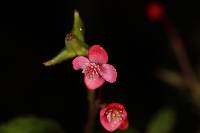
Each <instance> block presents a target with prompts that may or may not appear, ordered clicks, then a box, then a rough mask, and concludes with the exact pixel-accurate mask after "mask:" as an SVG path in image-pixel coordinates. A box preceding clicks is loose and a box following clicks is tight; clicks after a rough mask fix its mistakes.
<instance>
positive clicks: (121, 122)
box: [100, 103, 128, 132]
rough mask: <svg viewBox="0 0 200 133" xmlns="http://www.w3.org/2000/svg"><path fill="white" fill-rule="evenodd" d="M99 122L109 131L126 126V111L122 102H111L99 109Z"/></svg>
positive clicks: (123, 128)
mask: <svg viewBox="0 0 200 133" xmlns="http://www.w3.org/2000/svg"><path fill="white" fill-rule="evenodd" d="M100 122H101V124H102V126H103V127H104V128H105V129H106V130H107V131H110V132H113V131H115V130H116V129H120V130H125V129H127V128H128V119H127V112H126V110H125V108H124V106H123V105H122V104H119V103H111V104H108V105H107V106H106V107H104V108H102V109H101V111H100Z"/></svg>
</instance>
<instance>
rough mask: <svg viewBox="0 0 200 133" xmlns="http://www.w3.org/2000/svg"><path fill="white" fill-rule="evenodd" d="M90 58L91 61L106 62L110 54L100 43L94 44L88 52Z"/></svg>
mask: <svg viewBox="0 0 200 133" xmlns="http://www.w3.org/2000/svg"><path fill="white" fill-rule="evenodd" d="M88 58H89V60H90V61H91V62H94V63H97V64H105V63H107V62H108V54H107V52H106V50H105V49H104V48H103V47H101V46H100V45H93V46H92V47H90V49H89V52H88Z"/></svg>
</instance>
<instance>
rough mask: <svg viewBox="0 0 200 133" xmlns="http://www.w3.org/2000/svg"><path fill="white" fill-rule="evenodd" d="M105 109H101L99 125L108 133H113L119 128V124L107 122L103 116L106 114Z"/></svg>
mask: <svg viewBox="0 0 200 133" xmlns="http://www.w3.org/2000/svg"><path fill="white" fill-rule="evenodd" d="M106 110H107V108H103V109H101V111H100V122H101V125H102V126H103V127H104V128H105V129H106V130H107V131H109V132H113V131H115V130H116V129H117V128H118V127H119V126H120V124H121V123H120V122H118V123H113V122H108V119H107V117H106V116H105V112H106Z"/></svg>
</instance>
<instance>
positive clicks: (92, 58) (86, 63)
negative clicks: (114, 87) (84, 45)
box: [72, 45, 117, 90]
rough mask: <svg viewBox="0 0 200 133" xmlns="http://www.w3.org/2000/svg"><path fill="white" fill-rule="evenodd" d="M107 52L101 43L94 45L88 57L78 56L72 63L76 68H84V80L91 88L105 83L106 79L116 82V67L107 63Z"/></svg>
mask: <svg viewBox="0 0 200 133" xmlns="http://www.w3.org/2000/svg"><path fill="white" fill-rule="evenodd" d="M107 62H108V55H107V52H106V51H105V50H104V48H102V47H101V46H100V45H93V46H91V47H90V48H89V51H88V58H86V57H84V56H78V57H76V58H75V59H74V60H73V62H72V64H73V68H74V69H75V70H79V69H82V70H83V71H82V73H84V81H85V84H86V86H87V88H88V89H89V90H95V89H96V88H98V87H100V86H101V85H103V83H104V82H105V81H108V82H110V83H114V82H115V81H116V78H117V71H116V69H115V68H114V67H113V66H112V65H110V64H107Z"/></svg>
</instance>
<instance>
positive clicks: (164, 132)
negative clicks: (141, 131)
mask: <svg viewBox="0 0 200 133" xmlns="http://www.w3.org/2000/svg"><path fill="white" fill-rule="evenodd" d="M175 120H176V119H175V112H174V110H172V109H170V108H163V109H161V110H160V111H159V112H158V113H156V114H155V115H154V117H153V118H152V120H151V121H150V123H149V125H148V127H147V133H171V132H172V129H173V126H174V123H175Z"/></svg>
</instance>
